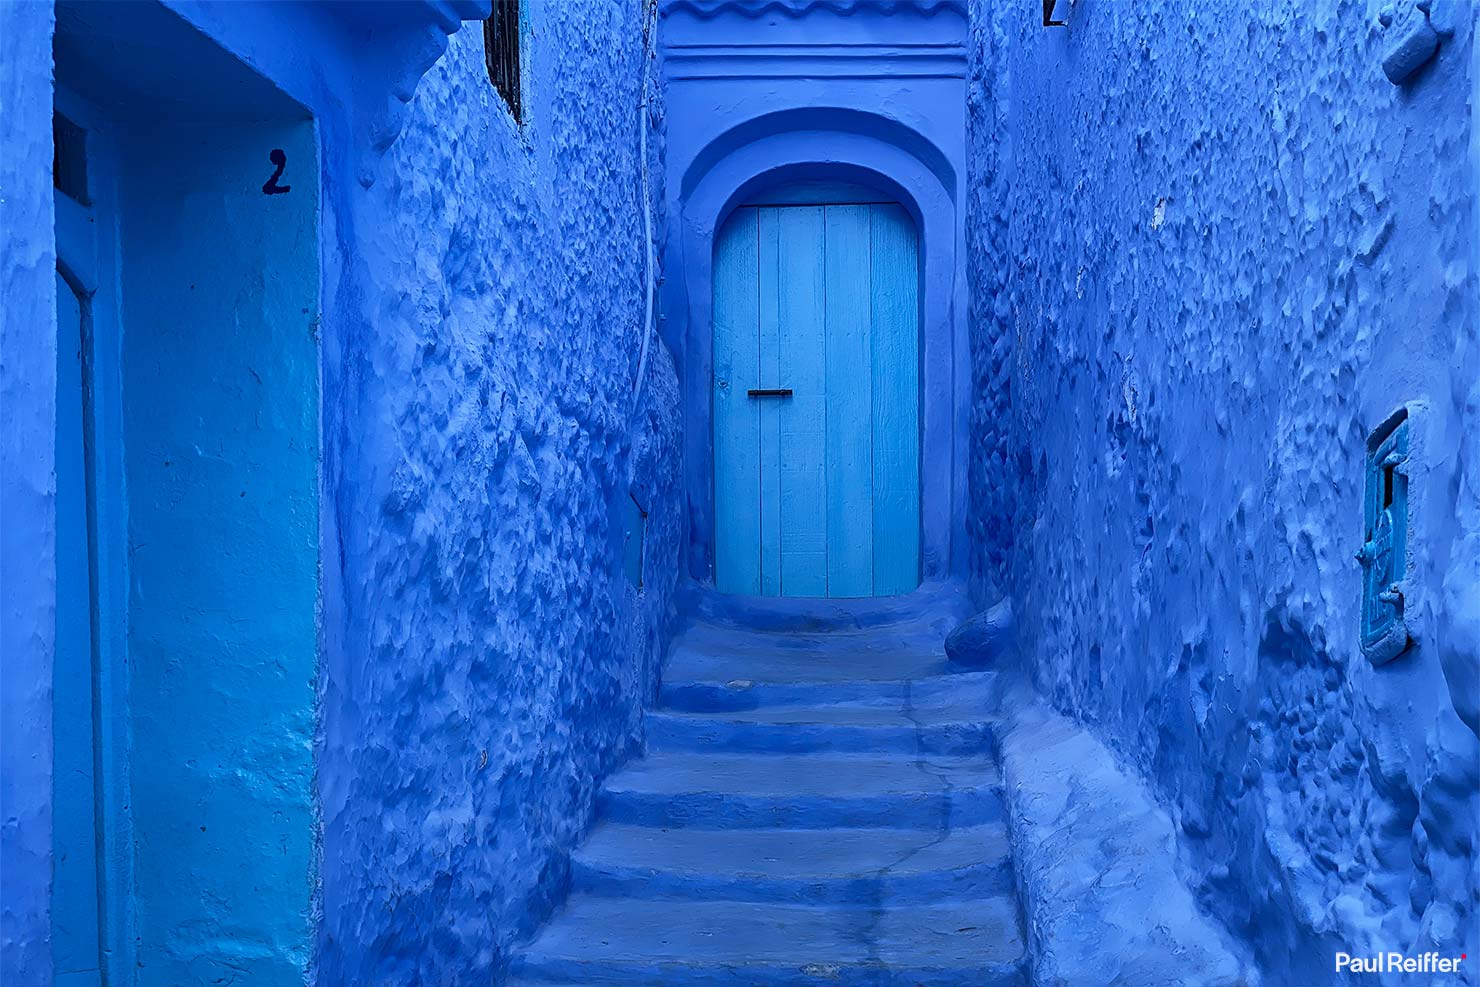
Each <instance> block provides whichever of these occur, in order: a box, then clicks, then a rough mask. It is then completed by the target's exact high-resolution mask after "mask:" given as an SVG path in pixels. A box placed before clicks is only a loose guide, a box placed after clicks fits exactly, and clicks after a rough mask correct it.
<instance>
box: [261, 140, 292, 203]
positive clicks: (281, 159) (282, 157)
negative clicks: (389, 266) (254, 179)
mask: <svg viewBox="0 0 1480 987" xmlns="http://www.w3.org/2000/svg"><path fill="white" fill-rule="evenodd" d="M267 157H268V160H270V161H271V162H272V163H273V164H275V165H277V170H276V171H274V172H273V173H272V177H271V178H269V179H268V180H267V181H265V182H263V183H262V194H263V195H281V194H282V193H284V192H291V191H292V190H293V186H291V185H279V184H278V179H279V178H282V177H283V169H284V168H286V167H287V166H288V156H287V155H286V154H284V153H283V149H282V148H280V147H275V148H273V149H272V153H271V154H269V155H268V156H267Z"/></svg>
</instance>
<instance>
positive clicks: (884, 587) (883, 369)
mask: <svg viewBox="0 0 1480 987" xmlns="http://www.w3.org/2000/svg"><path fill="white" fill-rule="evenodd" d="M868 209H869V211H870V219H871V227H872V231H871V240H872V244H873V251H872V257H873V263H872V268H873V270H872V274H871V277H870V294H871V296H872V305H873V353H872V358H873V398H874V406H873V446H874V449H873V464H874V466H873V469H874V504H873V538H874V587H873V592H874V595H875V596H888V595H891V594H895V593H908V592H909V591H910V590H912V589H914V588H915V587H916V586H918V585H919V583H920V472H919V471H920V391H919V380H920V370H919V366H920V358H919V345H920V315H919V246H918V237H917V234H916V231H915V224H914V221H913V220H912V219H911V218H910V216H909V214H908V213H906V212H905V211H904V210H903V209H902V208H901V207H899V206H897V205H874V206H869V207H868ZM943 480H944V478H942V481H943Z"/></svg>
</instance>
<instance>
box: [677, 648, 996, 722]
mask: <svg viewBox="0 0 1480 987" xmlns="http://www.w3.org/2000/svg"><path fill="white" fill-rule="evenodd" d="M920 661H928V662H929V663H930V664H932V665H934V664H936V663H942V664H943V663H945V661H946V659H945V658H944V657H934V656H932V657H929V658H927V659H920ZM834 663H836V665H837V666H839V667H837V668H834V667H832V666H833V664H834ZM848 665H850V660H849V659H848V658H847V657H846V656H844V657H838V656H833V661H832V662H810V663H808V662H802V663H797V662H793V661H790V660H787V659H786V658H783V657H776V656H774V655H773V656H766V655H752V656H751V657H750V658H749V659H748V660H746V661H744V662H740V661H736V662H733V663H731V664H728V665H724V664H721V665H714V666H709V665H701V664H700V663H698V662H686V661H681V660H678V656H676V655H671V656H670V658H669V661H668V664H667V665H666V666H664V670H663V685H662V689H661V690H660V692H659V696H658V705H659V706H660V707H661V708H664V709H670V710H678V711H682V712H690V713H712V712H724V711H727V710H749V709H759V708H761V707H764V706H826V705H831V704H834V703H878V704H885V703H894V704H896V705H900V706H903V705H907V704H914V705H916V706H920V705H925V704H928V703H931V702H937V701H939V702H966V701H977V700H986V699H989V698H991V697H992V696H993V695H994V693H995V690H996V689H997V688H998V685H999V683H998V676H997V673H996V672H992V671H970V672H961V671H956V670H955V669H954V668H944V667H942V668H940V669H937V670H936V672H934V673H932V674H930V675H929V676H928V677H926V678H912V677H911V676H910V670H909V668H908V667H907V665H908V661H906V660H903V659H901V662H900V663H895V664H891V663H888V662H883V661H873V660H868V661H865V660H862V659H860V660H858V661H854V662H851V665H852V666H853V667H851V668H849V667H844V666H848ZM850 671H851V672H856V673H857V677H856V678H845V677H840V676H845V675H847V674H848V673H849V672H850Z"/></svg>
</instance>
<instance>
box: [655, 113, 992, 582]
mask: <svg viewBox="0 0 1480 987" xmlns="http://www.w3.org/2000/svg"><path fill="white" fill-rule="evenodd" d="M895 127H896V129H898V128H897V125H895ZM916 136H917V137H918V135H916ZM919 140H921V141H924V138H923V137H920V138H919ZM703 158H704V155H700V156H699V157H698V158H697V159H696V160H703ZM821 179H826V180H832V181H846V182H853V183H857V184H862V185H869V186H872V187H875V188H877V189H879V190H880V191H881V192H884V193H886V194H888V195H889V196H890V197H891V198H894V199H896V200H897V201H898V202H899V203H900V204H901V205H902V206H903V207H904V208H905V209H906V210H907V211H908V212H909V213H910V215H911V216H912V217H913V219H914V221H915V225H916V227H917V229H918V231H919V234H920V257H921V272H920V309H921V330H920V332H921V337H920V354H921V366H920V372H921V373H920V398H921V400H920V404H921V409H920V411H921V417H920V425H921V436H920V478H921V491H920V527H921V531H920V558H921V577H922V585H927V584H930V583H938V582H941V581H943V580H946V579H950V578H953V577H958V576H960V575H961V573H962V572H963V571H964V562H965V560H964V558H963V557H961V555H962V553H961V552H960V551H959V549H958V547H957V546H959V545H960V544H962V535H963V531H964V523H965V521H964V519H965V501H966V476H965V472H966V471H965V464H966V425H967V422H966V409H967V408H968V407H969V394H970V352H969V349H968V340H967V336H966V326H965V315H966V304H965V291H966V285H965V278H964V275H963V274H962V273H961V267H962V265H960V264H959V263H958V258H960V257H962V256H963V252H962V251H963V249H964V240H963V235H962V225H961V223H960V220H959V216H958V215H957V209H956V197H955V192H956V189H955V188H954V185H955V176H954V175H952V174H947V175H944V176H943V175H941V174H939V173H938V170H937V169H933V168H932V167H930V166H929V165H928V164H927V163H926V161H925V160H924V159H923V158H922V156H920V155H917V154H916V153H913V152H912V151H911V150H910V149H909V148H908V147H905V146H902V145H901V143H900V142H897V141H893V140H888V139H881V138H880V137H879V136H876V135H875V134H870V133H860V132H857V131H852V130H850V131H826V130H816V129H810V128H809V129H806V130H792V131H785V132H781V133H773V134H769V135H766V136H762V137H758V138H756V139H754V140H751V141H748V142H746V143H744V144H742V145H740V146H739V147H736V148H734V149H733V150H731V151H729V152H728V153H725V154H722V155H720V156H717V157H716V159H715V160H714V161H713V163H712V164H711V165H709V166H708V167H707V168H706V169H705V170H704V171H703V173H702V174H700V175H697V176H695V177H694V180H693V181H692V182H690V181H688V180H686V181H685V182H684V185H685V187H686V188H688V189H689V190H690V191H689V193H688V195H687V196H686V198H685V200H684V201H683V202H682V205H681V217H682V222H681V223H680V230H681V240H680V243H679V244H678V249H679V256H678V257H677V258H674V259H675V260H677V261H678V263H679V264H680V265H681V276H680V277H679V278H678V280H680V281H681V282H682V290H683V297H682V298H681V300H679V299H675V300H674V302H673V304H671V305H670V306H669V308H670V311H672V309H673V308H680V309H681V310H682V314H683V316H684V322H683V329H682V330H681V332H679V333H673V332H672V330H673V328H674V327H669V335H668V338H669V341H670V344H674V343H676V344H677V346H676V347H675V348H676V349H677V350H678V352H679V353H680V354H681V366H682V375H683V385H684V394H685V401H684V406H685V407H684V414H685V430H684V444H685V449H684V452H685V455H684V479H685V487H686V494H687V500H688V519H689V544H688V564H689V575H690V576H692V577H693V578H694V579H695V580H697V581H699V582H701V583H706V584H712V582H713V566H714V486H713V484H714V475H713V474H714V458H713V457H714V450H713V444H712V435H713V411H712V408H711V405H710V376H711V374H712V372H713V330H712V326H711V321H712V314H713V313H712V306H713V274H714V272H713V263H714V239H715V236H716V234H717V233H718V231H719V230H720V229H721V227H722V226H723V224H724V222H725V220H726V219H727V218H728V217H729V215H730V213H731V212H732V211H733V210H734V209H735V208H736V207H738V206H740V205H743V204H744V203H745V202H746V201H747V200H749V199H750V198H752V197H754V196H755V195H757V194H759V193H760V192H762V191H764V190H766V189H768V188H772V187H774V186H776V185H781V184H787V183H790V182H795V181H805V180H821ZM675 336H676V337H677V338H674V337H675Z"/></svg>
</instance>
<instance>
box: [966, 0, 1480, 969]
mask: <svg viewBox="0 0 1480 987" xmlns="http://www.w3.org/2000/svg"><path fill="white" fill-rule="evenodd" d="M1059 6H1060V7H1061V8H1068V9H1069V11H1070V13H1069V18H1070V22H1071V23H1070V25H1069V27H1068V28H1064V29H1059V28H1044V27H1042V26H1041V25H1040V23H1039V21H1038V18H1037V17H1036V8H1035V12H1034V14H1031V15H1030V14H1029V13H1028V12H1027V11H1026V10H1025V9H1022V8H1018V7H1015V6H1013V5H998V4H989V3H979V4H976V5H975V6H974V13H975V18H974V23H973V31H972V43H973V53H972V92H971V117H970V126H971V146H972V177H971V186H972V191H971V196H972V200H971V205H972V221H971V229H970V245H971V250H972V268H971V270H972V280H973V286H972V287H973V305H972V316H973V319H972V332H973V336H972V342H973V358H974V383H975V387H974V390H975V396H974V404H973V411H972V413H973V416H974V428H973V442H972V469H971V477H972V493H973V509H972V518H971V528H972V532H973V536H974V558H973V573H974V580H975V586H976V590H977V593H978V595H979V597H980V598H981V599H982V600H983V602H987V601H989V599H990V598H991V597H993V596H994V595H995V594H996V593H997V592H999V591H1003V590H1005V591H1008V592H1011V593H1012V594H1014V596H1015V597H1016V599H1017V600H1018V602H1019V610H1018V613H1019V625H1020V629H1021V633H1022V634H1023V637H1024V645H1025V646H1024V649H1023V650H1024V652H1025V653H1026V654H1028V655H1030V656H1031V663H1032V671H1033V674H1034V676H1035V678H1036V679H1037V682H1038V684H1039V685H1040V687H1041V688H1042V689H1043V690H1044V691H1045V692H1046V693H1047V694H1048V695H1049V696H1050V697H1052V699H1053V701H1054V702H1055V704H1057V705H1058V706H1059V707H1060V708H1061V709H1063V710H1065V711H1067V712H1070V713H1072V714H1074V715H1075V716H1077V717H1079V718H1081V719H1083V720H1085V721H1087V722H1089V723H1091V724H1092V725H1094V726H1095V728H1096V729H1097V730H1098V731H1099V732H1100V733H1102V734H1103V736H1104V737H1105V738H1106V739H1107V740H1108V741H1109V742H1110V743H1111V744H1112V745H1113V746H1114V747H1115V748H1116V749H1118V750H1119V752H1120V753H1121V754H1122V755H1123V756H1124V757H1125V758H1126V759H1127V760H1128V761H1129V762H1131V763H1133V764H1134V765H1135V766H1136V767H1138V768H1139V769H1140V770H1141V771H1143V772H1144V773H1145V774H1146V775H1148V776H1149V777H1150V778H1151V779H1152V781H1153V783H1154V785H1155V787H1156V790H1157V791H1158V793H1159V794H1160V795H1161V797H1163V798H1164V799H1165V800H1166V801H1167V802H1168V803H1169V805H1170V807H1171V809H1172V812H1173V814H1174V816H1175V818H1176V819H1177V821H1178V824H1179V827H1180V831H1181V835H1182V836H1183V838H1184V843H1185V846H1186V848H1187V851H1188V854H1189V860H1190V861H1191V875H1192V878H1193V880H1194V883H1195V884H1196V887H1197V890H1198V891H1199V893H1200V895H1201V897H1202V899H1203V900H1204V902H1205V903H1206V904H1207V905H1208V906H1209V907H1210V908H1211V909H1212V910H1213V911H1214V912H1215V913H1216V914H1217V915H1219V916H1220V917H1221V918H1223V919H1224V920H1225V921H1226V922H1227V923H1228V924H1229V925H1230V926H1231V927H1232V928H1233V929H1234V930H1236V931H1238V932H1240V933H1241V934H1243V935H1244V936H1245V937H1247V938H1248V939H1249V940H1250V941H1252V942H1253V943H1254V944H1255V945H1256V946H1257V949H1258V952H1259V956H1260V959H1261V960H1262V961H1263V962H1264V963H1265V964H1266V966H1267V967H1268V969H1269V973H1270V982H1272V983H1281V984H1285V983H1290V984H1294V983H1300V984H1312V985H1314V984H1320V983H1327V982H1331V981H1332V980H1333V977H1334V975H1333V972H1332V970H1333V964H1332V961H1331V954H1332V952H1333V951H1334V950H1335V949H1338V948H1339V949H1346V950H1348V951H1349V952H1352V953H1361V952H1371V951H1372V950H1374V949H1377V948H1383V949H1389V948H1404V949H1407V950H1408V951H1409V952H1413V953H1417V952H1420V951H1422V950H1424V949H1427V948H1434V949H1438V950H1440V951H1442V952H1444V953H1445V954H1446V955H1448V954H1450V953H1453V954H1457V953H1459V952H1461V951H1463V950H1465V949H1468V951H1469V953H1470V955H1471V957H1473V956H1474V955H1475V954H1476V946H1477V945H1480V944H1477V942H1476V940H1475V929H1476V922H1477V916H1476V914H1475V911H1474V909H1475V903H1476V901H1477V887H1476V880H1477V873H1480V871H1477V867H1476V858H1475V853H1476V844H1477V832H1476V826H1477V823H1476V820H1477V818H1480V806H1477V794H1476V793H1477V790H1480V784H1477V770H1480V747H1477V740H1476V731H1477V729H1480V723H1477V709H1476V705H1477V702H1480V687H1477V678H1476V676H1477V668H1480V454H1477V445H1476V434H1477V429H1480V422H1477V416H1476V415H1477V411H1480V341H1477V338H1476V331H1477V330H1476V326H1477V317H1480V309H1477V303H1476V271H1475V267H1474V258H1475V254H1474V247H1473V244H1474V242H1475V236H1476V229H1475V224H1474V217H1475V212H1474V209H1475V195H1476V191H1475V189H1476V177H1477V175H1476V170H1475V159H1474V158H1473V157H1472V152H1471V145H1472V140H1473V136H1472V135H1473V128H1474V118H1473V116H1472V114H1473V113H1474V106H1473V105H1472V104H1470V103H1469V102H1467V101H1468V100H1471V99H1472V98H1473V97H1472V95H1471V94H1472V92H1473V91H1474V77H1473V75H1472V73H1473V72H1474V68H1473V66H1474V64H1475V62H1474V61H1473V59H1472V53H1471V45H1472V38H1473V32H1474V10H1475V8H1473V7H1463V6H1459V5H1446V4H1442V3H1436V4H1435V8H1436V9H1435V20H1436V21H1440V22H1441V25H1442V26H1444V27H1447V28H1452V29H1453V31H1454V34H1453V37H1451V38H1449V39H1447V40H1445V41H1444V42H1443V44H1442V47H1441V49H1440V51H1439V53H1438V56H1437V58H1436V59H1435V60H1434V61H1433V62H1432V63H1430V64H1429V65H1428V66H1426V67H1425V68H1424V69H1422V70H1421V71H1420V72H1419V73H1418V74H1417V75H1416V76H1415V77H1414V78H1412V79H1411V80H1410V81H1409V83H1408V84H1407V85H1405V86H1404V87H1402V88H1399V87H1396V86H1394V85H1393V84H1392V83H1391V82H1389V81H1388V79H1387V78H1386V77H1385V75H1384V74H1383V71H1382V69H1381V60H1382V56H1383V54H1384V52H1385V50H1386V49H1387V47H1388V46H1389V45H1390V44H1391V39H1384V36H1383V32H1382V29H1381V26H1380V24H1379V22H1378V20H1377V18H1376V16H1375V15H1376V7H1375V5H1367V4H1358V3H1342V4H1325V3H1323V4H1317V5H1285V4H1281V5H1267V4H1248V5H1245V4H1227V5H1220V6H1217V7H1216V10H1217V12H1216V14H1214V13H1213V12H1212V10H1210V9H1209V8H1207V7H1206V6H1204V7H1193V6H1189V5H1184V4H1179V3H1140V4H1116V3H1096V2H1083V0H1082V2H1079V3H1075V4H1073V5H1069V4H1064V3H1061V4H1060V5H1059ZM1407 401H1415V402H1423V403H1424V404H1425V405H1426V407H1425V408H1424V409H1423V410H1422V412H1421V416H1420V417H1421V419H1422V421H1423V422H1424V424H1423V425H1422V426H1421V428H1420V432H1421V434H1422V435H1423V443H1424V451H1423V453H1422V454H1421V456H1420V457H1419V458H1418V459H1417V460H1416V465H1415V472H1414V475H1413V476H1412V477H1411V486H1410V491H1411V492H1414V493H1415V496H1416V497H1417V498H1418V499H1419V503H1418V504H1417V506H1416V508H1415V511H1416V513H1415V515H1414V522H1413V523H1414V527H1413V529H1412V531H1411V536H1412V537H1411V543H1410V544H1411V547H1412V560H1413V569H1412V572H1411V576H1410V581H1409V583H1408V585H1407V587H1406V597H1407V609H1408V612H1409V614H1410V619H1411V620H1412V622H1413V623H1414V625H1415V627H1416V630H1415V635H1416V637H1417V638H1418V644H1417V646H1416V647H1415V648H1414V649H1413V650H1411V651H1410V652H1408V653H1407V654H1405V655H1403V656H1402V657H1400V658H1398V659H1397V660H1396V661H1394V662H1392V663H1391V664H1389V665H1386V666H1382V667H1380V668H1376V667H1373V666H1371V665H1370V664H1369V663H1368V662H1367V661H1366V660H1365V659H1364V658H1363V656H1362V654H1361V652H1360V649H1359V647H1358V643H1357V632H1358V614H1359V604H1360V600H1361V570H1360V568H1359V567H1358V566H1357V564H1356V563H1355V562H1354V561H1353V559H1352V556H1353V553H1354V552H1355V551H1356V549H1357V547H1358V546H1359V545H1360V543H1361V538H1362V514H1361V507H1362V496H1363V487H1362V484H1363V455H1364V451H1365V440H1366V436H1367V433H1368V432H1369V430H1371V429H1372V428H1374V427H1375V426H1376V425H1378V424H1379V423H1380V422H1381V421H1382V420H1383V419H1384V418H1386V417H1387V415H1388V414H1389V413H1390V412H1391V411H1392V410H1394V408H1396V407H1397V406H1398V405H1399V404H1400V403H1402V402H1407ZM1466 970H1467V972H1466V973H1465V977H1466V978H1468V979H1467V980H1465V982H1467V983H1474V982H1475V980H1474V966H1473V963H1471V964H1470V965H1469V966H1468V967H1467V968H1466Z"/></svg>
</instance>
